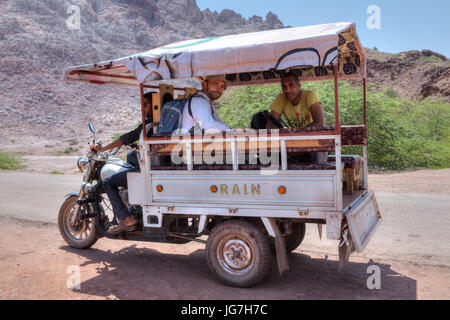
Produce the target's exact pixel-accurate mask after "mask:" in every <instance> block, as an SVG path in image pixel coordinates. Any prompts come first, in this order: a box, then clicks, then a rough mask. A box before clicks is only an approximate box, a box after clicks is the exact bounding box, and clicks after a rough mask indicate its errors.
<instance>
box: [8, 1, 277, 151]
mask: <svg viewBox="0 0 450 320" xmlns="http://www.w3.org/2000/svg"><path fill="white" fill-rule="evenodd" d="M72 4H76V5H78V7H79V8H80V17H81V19H80V22H81V23H80V27H81V28H80V30H70V29H69V28H68V27H67V26H66V21H67V20H68V18H69V17H70V16H71V12H69V13H68V8H69V6H70V5H72ZM0 12H1V13H0V57H1V58H0V92H2V99H1V102H0V121H1V123H2V126H1V128H0V139H1V141H2V143H1V144H2V145H3V146H7V145H17V144H18V142H19V141H22V140H23V138H25V137H24V136H26V140H27V148H26V150H23V148H22V151H27V150H29V149H30V148H33V147H34V146H38V147H43V146H44V145H48V146H50V145H53V144H55V143H58V142H61V143H65V142H69V141H70V142H71V143H74V144H76V143H77V142H80V143H81V141H82V140H83V139H84V140H85V138H84V137H85V136H87V135H88V130H87V123H88V121H90V120H92V121H95V122H96V123H97V124H98V126H99V127H101V129H100V132H101V131H102V130H103V131H104V134H103V136H104V138H105V139H106V140H109V139H110V138H111V135H112V133H113V132H117V131H124V130H127V129H128V128H129V127H130V125H131V126H133V125H134V124H135V123H136V121H137V120H136V119H139V117H138V113H139V107H138V106H139V99H138V91H137V90H136V89H135V88H116V87H102V89H101V94H100V93H99V87H96V86H88V85H84V84H65V83H62V82H61V78H62V70H63V69H64V68H66V67H68V66H71V65H78V64H85V63H91V62H94V61H104V60H107V59H112V58H117V57H122V56H125V55H128V54H132V53H135V52H140V51H144V50H148V49H150V48H153V47H157V46H160V45H163V44H167V43H171V42H174V41H179V40H184V39H189V38H201V37H207V36H214V35H225V34H232V33H242V32H250V31H259V30H268V29H276V28H282V27H283V24H282V23H281V21H280V20H279V19H278V18H277V16H276V15H275V14H273V13H271V12H269V13H268V14H267V16H266V17H265V19H264V18H262V17H259V16H253V17H251V18H249V19H244V18H243V17H242V16H241V15H240V14H238V13H236V12H234V11H232V10H223V11H221V12H216V11H214V12H211V11H210V10H208V9H206V10H203V11H202V10H200V9H199V8H198V6H197V4H196V2H195V0H110V1H108V0H78V1H66V0H2V1H1V2H0ZM100 123H101V125H100ZM80 135H81V136H83V138H79V137H80ZM29 140H31V141H32V142H33V143H32V144H31V146H29V144H28V141H29ZM74 140H75V142H74ZM11 147H12V146H11Z"/></svg>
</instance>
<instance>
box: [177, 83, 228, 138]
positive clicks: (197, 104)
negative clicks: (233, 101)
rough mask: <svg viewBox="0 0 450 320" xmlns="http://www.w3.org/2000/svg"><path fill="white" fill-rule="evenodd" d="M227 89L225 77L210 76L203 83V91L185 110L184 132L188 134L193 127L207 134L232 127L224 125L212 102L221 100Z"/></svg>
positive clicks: (195, 96)
mask: <svg viewBox="0 0 450 320" xmlns="http://www.w3.org/2000/svg"><path fill="white" fill-rule="evenodd" d="M226 89H227V81H226V80H225V76H220V75H219V76H208V77H206V79H205V80H204V81H203V82H202V91H200V92H197V93H196V94H195V95H194V96H193V97H192V101H191V108H190V109H191V112H190V111H189V101H188V102H186V105H185V106H184V109H183V122H182V125H181V130H182V132H188V131H190V130H191V129H192V128H193V127H195V129H196V130H204V131H205V133H208V132H213V131H227V130H230V127H229V126H227V125H226V124H224V123H223V121H222V120H221V119H220V117H219V115H218V114H217V111H216V109H215V108H214V106H213V105H212V102H213V101H215V100H217V99H219V98H220V97H221V96H222V94H223V92H224V91H225V90H226Z"/></svg>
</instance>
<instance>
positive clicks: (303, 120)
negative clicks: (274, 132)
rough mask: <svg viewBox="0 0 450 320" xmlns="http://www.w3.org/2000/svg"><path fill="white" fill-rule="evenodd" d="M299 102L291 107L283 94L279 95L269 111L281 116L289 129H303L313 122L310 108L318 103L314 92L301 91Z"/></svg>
mask: <svg viewBox="0 0 450 320" xmlns="http://www.w3.org/2000/svg"><path fill="white" fill-rule="evenodd" d="M301 92H302V96H301V98H300V102H299V103H298V104H297V105H296V106H293V105H292V103H291V102H290V101H289V100H287V99H286V97H285V96H284V95H283V94H279V95H278V96H277V97H276V98H275V100H274V102H273V103H272V105H271V106H270V110H271V111H275V112H278V113H280V114H283V115H284V117H285V118H286V120H287V122H288V124H289V126H290V127H291V128H303V127H306V126H307V125H309V124H311V123H313V122H314V119H313V117H312V114H311V106H312V105H313V104H315V103H318V102H320V100H319V97H317V94H316V93H315V92H314V91H310V90H301Z"/></svg>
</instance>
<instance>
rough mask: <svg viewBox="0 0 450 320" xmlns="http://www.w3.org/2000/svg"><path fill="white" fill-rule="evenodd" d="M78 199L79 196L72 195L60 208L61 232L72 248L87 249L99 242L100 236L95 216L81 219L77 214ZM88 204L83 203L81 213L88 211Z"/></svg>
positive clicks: (59, 222)
mask: <svg viewBox="0 0 450 320" xmlns="http://www.w3.org/2000/svg"><path fill="white" fill-rule="evenodd" d="M77 200H78V197H77V196H70V197H68V198H67V199H66V200H65V201H64V203H63V204H62V206H61V208H60V209H59V214H58V226H59V232H60V233H61V236H62V237H63V239H64V241H65V242H66V243H67V244H68V245H69V246H71V247H72V248H77V249H87V248H90V247H91V246H92V245H93V244H94V243H95V242H97V240H98V238H99V236H98V234H97V232H96V230H95V218H89V219H83V220H80V219H79V217H78V215H76V216H75V207H76V205H77ZM86 206H87V205H86V204H84V205H81V208H80V213H87V207H86Z"/></svg>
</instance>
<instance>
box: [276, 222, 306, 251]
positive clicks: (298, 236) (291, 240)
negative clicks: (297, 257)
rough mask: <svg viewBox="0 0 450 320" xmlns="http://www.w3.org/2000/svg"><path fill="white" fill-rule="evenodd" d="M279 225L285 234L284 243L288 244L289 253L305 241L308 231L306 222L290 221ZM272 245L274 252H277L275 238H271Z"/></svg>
mask: <svg viewBox="0 0 450 320" xmlns="http://www.w3.org/2000/svg"><path fill="white" fill-rule="evenodd" d="M278 227H279V228H280V231H281V233H282V234H283V239H284V245H285V246H286V252H287V253H289V252H292V251H294V250H295V249H297V248H298V246H299V245H300V244H301V243H302V242H303V239H304V238H305V231H306V227H305V223H304V222H290V223H289V224H288V225H282V224H279V225H278ZM286 229H287V230H286ZM270 246H271V249H272V252H274V253H275V252H276V249H275V240H274V239H273V238H270Z"/></svg>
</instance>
